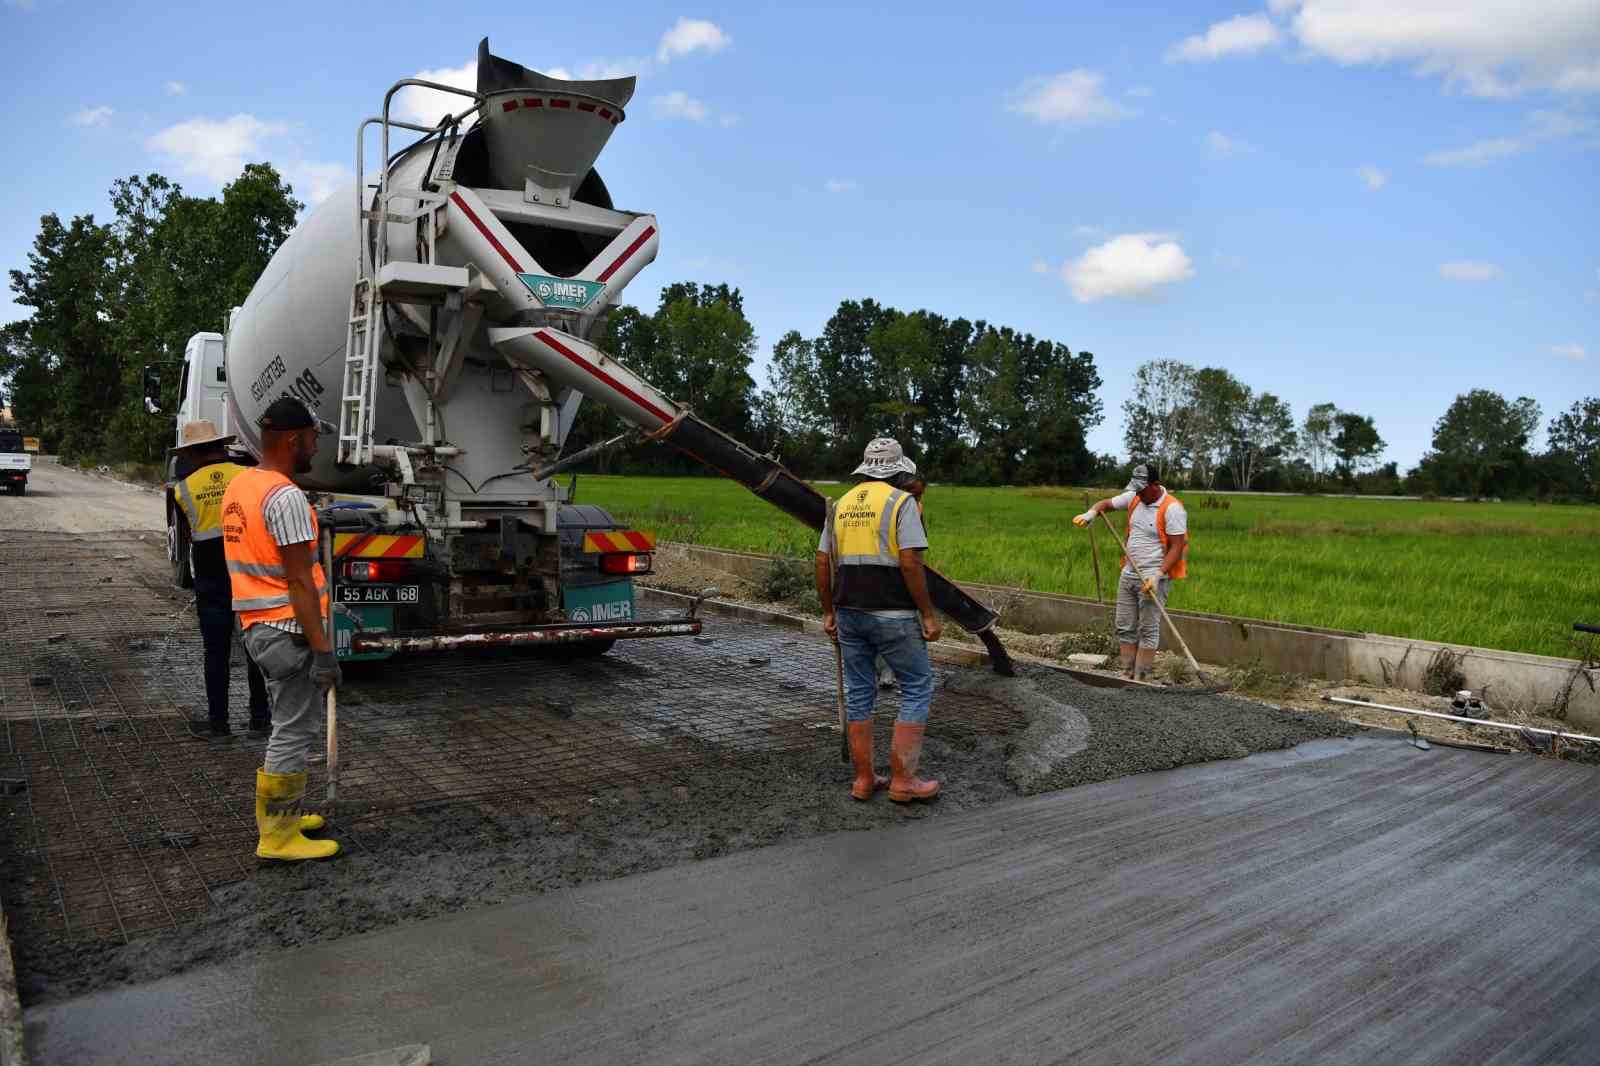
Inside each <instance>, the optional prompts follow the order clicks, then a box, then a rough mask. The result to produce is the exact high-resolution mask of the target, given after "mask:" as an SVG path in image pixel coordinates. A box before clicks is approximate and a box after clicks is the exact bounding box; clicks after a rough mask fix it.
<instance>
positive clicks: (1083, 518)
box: [1072, 507, 1095, 529]
mask: <svg viewBox="0 0 1600 1066" xmlns="http://www.w3.org/2000/svg"><path fill="white" fill-rule="evenodd" d="M1094 515H1095V512H1094V508H1092V507H1091V508H1089V510H1087V511H1085V512H1083V513H1082V514H1081V515H1078V516H1077V517H1075V518H1074V519H1073V520H1072V524H1073V525H1075V526H1077V527H1078V528H1079V529H1083V528H1084V527H1085V526H1092V525H1094Z"/></svg>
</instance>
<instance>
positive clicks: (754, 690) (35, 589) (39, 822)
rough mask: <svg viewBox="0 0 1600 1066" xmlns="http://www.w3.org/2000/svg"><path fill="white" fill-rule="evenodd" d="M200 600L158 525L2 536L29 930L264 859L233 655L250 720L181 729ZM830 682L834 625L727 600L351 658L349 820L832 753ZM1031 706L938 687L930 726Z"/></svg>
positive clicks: (79, 931)
mask: <svg viewBox="0 0 1600 1066" xmlns="http://www.w3.org/2000/svg"><path fill="white" fill-rule="evenodd" d="M188 601H189V595H188V593H186V592H181V591H179V590H177V589H174V588H172V587H171V586H170V584H169V578H168V573H167V567H166V563H165V557H164V549H163V546H162V544H161V539H160V535H159V534H149V533H146V534H137V533H126V534H110V535H94V536H72V535H63V534H39V533H15V532H0V891H3V892H4V894H5V906H6V910H7V913H8V914H10V915H11V917H12V919H13V921H14V922H15V923H16V924H17V925H18V926H19V927H21V926H27V927H29V934H30V939H34V938H39V937H40V936H41V934H42V936H43V938H45V939H50V940H56V941H60V942H65V943H77V942H89V941H95V940H103V939H108V938H109V939H121V940H131V939H133V938H135V937H138V936H140V935H142V934H146V933H151V932H156V931H159V930H163V929H170V928H175V927H177V926H180V925H182V924H184V923H185V922H187V921H190V920H193V919H194V918H196V917H197V916H198V915H199V914H200V913H201V912H202V911H203V910H204V909H205V908H206V907H207V905H208V902H209V899H210V893H211V892H212V891H213V890H214V889H216V888H219V887H221V886H223V885H226V884H229V883H232V882H236V881H240V880H242V879H245V878H248V877H250V876H251V875H252V873H253V872H254V870H255V867H256V864H255V859H254V856H253V854H252V851H253V845H254V834H255V824H254V819H253V814H252V802H253V800H252V796H253V788H254V772H255V768H256V767H257V766H259V765H260V761H261V751H262V747H263V742H261V741H259V740H256V741H252V740H248V739H245V738H244V736H243V731H244V724H245V718H246V717H247V710H246V707H247V696H246V688H245V683H244V667H243V660H242V658H241V657H240V656H241V655H242V653H241V652H240V651H239V650H237V649H236V650H235V653H234V670H233V687H232V694H231V695H232V707H233V725H234V728H235V731H236V733H237V734H238V739H235V740H234V741H232V742H230V743H226V744H221V745H215V744H202V743H199V742H196V741H194V740H192V739H190V738H189V736H188V734H187V731H186V729H185V717H186V716H187V715H190V714H193V715H197V716H198V715H201V714H203V708H204V705H205V696H204V683H203V678H202V672H201V668H200V660H201V644H200V635H199V629H198V626H197V624H196V622H195V618H194V614H193V611H192V610H186V609H185V608H186V606H187V604H188ZM833 694H834V681H833V661H832V652H831V649H829V647H828V646H827V645H826V644H825V643H823V642H822V641H819V640H815V639H811V638H806V637H803V636H800V635H798V634H796V633H793V632H791V631H787V630H780V629H776V628H770V627H765V626H759V625H752V624H750V623H745V622H731V621H723V620H719V619H708V620H707V621H706V624H705V633H704V635H703V636H702V637H699V638H695V639H692V640H690V639H664V640H643V641H623V642H620V643H619V644H618V645H617V646H616V647H615V649H614V650H613V651H612V652H611V653H610V654H609V655H606V656H603V657H599V658H587V659H585V658H578V659H574V658H567V657H562V656H560V655H556V654H551V653H548V652H536V651H525V650H518V649H485V650H475V651H471V652H464V653H445V654H439V655H432V656H416V657H410V658H403V659H397V660H395V661H393V662H391V663H387V664H375V665H373V666H370V667H366V668H362V667H359V666H357V667H354V668H352V669H350V670H349V672H348V676H347V678H346V685H345V687H344V688H343V689H342V690H341V694H340V715H339V724H340V758H341V770H340V790H339V792H340V807H339V815H340V838H341V840H343V841H344V842H345V845H346V847H347V848H352V849H357V850H358V849H361V848H362V847H363V841H364V840H367V839H370V840H371V841H373V842H374V843H375V844H376V845H377V846H382V845H381V843H379V842H381V841H382V840H383V839H384V837H383V834H382V832H381V829H380V828H379V826H378V825H376V824H374V822H375V819H377V818H378V817H379V816H381V815H386V814H390V813H394V812H398V811H407V810H416V809H420V808H425V807H433V806H447V805H455V804H459V805H472V804H488V803H490V802H491V801H492V802H493V804H495V805H499V806H503V805H505V804H507V803H513V804H527V805H529V806H530V807H540V806H543V805H546V804H549V805H552V806H553V805H557V804H560V803H562V802H569V801H571V800H572V799H573V797H575V796H584V795H591V796H592V795H595V794H597V793H601V792H604V791H607V790H610V789H615V788H619V787H623V786H627V785H640V784H661V783H672V782H674V781H676V780H677V779H679V778H680V777H683V778H685V779H687V777H688V776H689V775H691V774H692V773H693V772H694V770H695V769H696V768H697V767H699V768H703V767H704V766H705V765H707V764H710V763H712V762H714V761H715V760H718V759H723V758H726V757H729V756H730V755H738V754H741V753H751V754H755V753H777V752H789V751H807V750H810V751H815V752H816V753H817V755H818V757H819V758H828V757H837V756H836V755H835V754H834V753H836V752H837V748H838V742H839V741H838V733H837V731H836V730H837V727H836V724H835V722H836V715H835V711H834V706H833V698H834V695H833ZM887 717H888V716H887V715H884V714H881V713H880V715H879V718H880V720H881V722H880V724H882V725H884V726H887ZM1020 724H1021V723H1020V721H1019V720H1018V718H1017V713H1016V712H1015V711H1013V710H1011V709H1009V708H1007V707H1005V706H1003V705H999V704H996V703H992V702H990V701H986V700H981V699H977V698H975V697H972V696H966V695H960V694H957V693H953V692H948V691H943V690H942V686H941V691H939V692H938V694H937V695H936V697H935V706H934V716H933V721H932V726H931V730H932V733H933V735H936V736H940V735H942V736H943V737H945V738H946V739H957V738H959V737H960V736H961V735H963V734H968V735H970V734H974V733H981V734H997V733H1004V732H1009V731H1011V730H1012V729H1015V728H1017V727H1018V726H1020ZM321 770H322V767H321V765H320V763H314V764H313V767H312V773H311V786H310V787H311V791H310V793H309V796H310V798H313V799H316V798H320V796H321V795H322V787H323V783H322V781H321V780H320V777H321Z"/></svg>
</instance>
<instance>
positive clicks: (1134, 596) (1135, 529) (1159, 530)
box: [1072, 463, 1189, 681]
mask: <svg viewBox="0 0 1600 1066" xmlns="http://www.w3.org/2000/svg"><path fill="white" fill-rule="evenodd" d="M1113 510H1115V511H1128V512H1129V514H1128V555H1127V556H1124V557H1123V559H1122V576H1121V578H1120V579H1119V580H1118V581H1117V641H1118V644H1119V647H1120V651H1121V653H1122V676H1123V677H1126V678H1132V679H1136V680H1139V681H1148V680H1150V671H1151V668H1152V667H1154V666H1155V661H1156V649H1157V648H1159V647H1160V646H1161V612H1160V610H1159V609H1158V608H1157V606H1156V604H1158V603H1159V604H1160V605H1161V606H1162V607H1165V606H1166V604H1167V590H1168V588H1169V586H1170V585H1171V583H1172V582H1173V581H1175V580H1182V579H1183V578H1185V577H1187V576H1189V566H1188V558H1189V512H1188V511H1186V510H1184V507H1183V503H1182V501H1180V500H1179V499H1178V498H1177V497H1176V496H1174V495H1172V493H1170V492H1168V491H1167V490H1166V489H1165V488H1163V487H1162V485H1161V471H1160V469H1159V468H1158V467H1157V466H1156V464H1154V463H1140V464H1139V465H1138V466H1135V467H1134V468H1133V478H1132V480H1130V481H1129V482H1128V487H1127V489H1126V490H1125V491H1124V492H1123V493H1122V494H1121V495H1118V496H1113V497H1111V498H1110V499H1108V500H1100V501H1099V502H1098V503H1096V504H1095V505H1094V506H1092V507H1090V508H1089V509H1088V510H1087V511H1085V512H1083V514H1081V515H1078V516H1077V517H1076V518H1074V519H1073V520H1072V524H1073V525H1075V526H1078V527H1080V528H1082V527H1087V526H1089V525H1091V524H1092V523H1093V522H1094V520H1095V518H1096V517H1097V516H1098V515H1100V514H1101V513H1103V512H1105V511H1113ZM1129 557H1131V559H1132V563H1137V564H1138V566H1139V571H1142V572H1143V573H1144V575H1145V577H1144V580H1142V581H1141V580H1140V578H1139V574H1138V573H1137V572H1135V570H1134V568H1133V565H1132V564H1131V563H1130V561H1129Z"/></svg>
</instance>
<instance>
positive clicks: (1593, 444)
mask: <svg viewBox="0 0 1600 1066" xmlns="http://www.w3.org/2000/svg"><path fill="white" fill-rule="evenodd" d="M1549 438H1550V449H1549V452H1548V455H1549V456H1550V457H1551V458H1552V459H1554V460H1556V463H1557V465H1558V468H1559V469H1560V470H1561V471H1562V473H1564V474H1565V475H1566V480H1567V483H1568V486H1569V487H1570V489H1571V490H1572V491H1575V492H1577V493H1578V494H1580V495H1586V496H1590V497H1600V397H1595V396H1589V397H1586V398H1584V399H1582V400H1577V401H1575V402H1574V403H1573V405H1572V406H1571V407H1570V408H1568V409H1567V410H1566V411H1564V412H1562V413H1561V414H1559V415H1557V416H1556V417H1555V418H1553V419H1551V420H1550V428H1549Z"/></svg>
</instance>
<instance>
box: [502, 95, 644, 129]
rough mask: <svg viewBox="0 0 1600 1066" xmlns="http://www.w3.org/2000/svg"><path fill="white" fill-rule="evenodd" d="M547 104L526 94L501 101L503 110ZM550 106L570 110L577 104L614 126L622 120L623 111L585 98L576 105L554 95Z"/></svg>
mask: <svg viewBox="0 0 1600 1066" xmlns="http://www.w3.org/2000/svg"><path fill="white" fill-rule="evenodd" d="M545 106H546V101H545V100H544V99H542V98H541V97H537V96H524V97H522V98H521V99H511V100H502V101H500V110H501V111H515V110H517V109H518V108H535V107H545ZM548 106H550V107H555V108H561V109H563V110H568V111H570V110H572V108H573V107H574V106H576V107H577V109H578V110H579V111H583V112H586V113H588V114H591V115H594V116H596V117H598V118H602V119H605V120H606V121H608V122H610V123H611V124H612V125H613V126H615V125H616V124H617V123H619V122H621V121H622V112H620V111H612V110H611V109H610V108H609V107H601V106H600V105H599V104H592V103H588V102H586V101H583V100H579V101H578V102H577V103H576V105H574V103H573V101H571V100H564V99H562V98H561V97H559V96H553V97H551V98H550V100H549V102H548Z"/></svg>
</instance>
